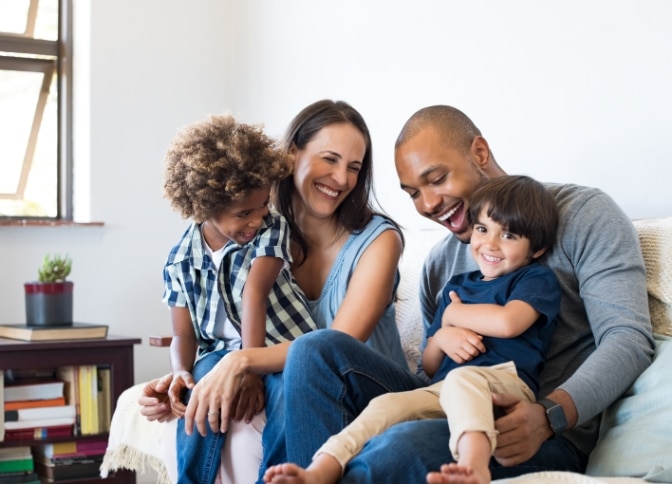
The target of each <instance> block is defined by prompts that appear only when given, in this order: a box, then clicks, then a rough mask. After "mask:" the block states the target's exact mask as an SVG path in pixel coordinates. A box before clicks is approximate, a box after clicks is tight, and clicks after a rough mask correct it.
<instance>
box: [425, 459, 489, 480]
mask: <svg viewBox="0 0 672 484" xmlns="http://www.w3.org/2000/svg"><path fill="white" fill-rule="evenodd" d="M491 477H492V476H491V474H490V469H488V468H487V467H486V468H485V469H478V470H477V469H474V468H472V467H470V466H464V465H459V464H455V463H454V462H453V463H451V464H444V465H442V466H441V471H440V472H430V473H428V474H427V484H490V480H491Z"/></svg>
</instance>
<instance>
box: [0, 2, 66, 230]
mask: <svg viewBox="0 0 672 484" xmlns="http://www.w3.org/2000/svg"><path fill="white" fill-rule="evenodd" d="M36 6H37V3H34V2H31V4H30V9H29V12H28V22H27V26H28V30H29V31H30V30H32V27H33V26H34V20H35V18H34V17H35V15H36ZM31 18H32V21H31ZM72 32H73V29H72V0H58V38H57V40H44V39H33V38H28V37H24V36H21V35H13V34H10V33H0V51H2V52H13V53H16V54H35V55H48V56H53V57H56V67H55V69H56V72H57V74H58V77H57V90H58V105H57V113H56V116H57V134H56V136H57V142H56V150H57V153H56V166H57V171H56V177H57V179H56V216H55V217H47V216H36V217H33V216H26V215H0V224H8V225H26V224H28V225H29V224H30V221H35V222H37V223H38V224H40V222H42V223H44V222H47V223H59V222H74V220H73V217H74V210H73V199H74V192H73V189H74V184H73V166H74V165H73V157H72V153H73V149H72V127H73V122H72V105H73V102H72V92H73V90H72V85H73V76H72V53H73V35H72ZM29 33H32V32H29ZM47 64H48V65H49V67H51V66H53V61H47V60H42V59H34V58H31V59H28V58H24V57H12V55H11V54H7V55H2V60H1V61H0V69H11V70H19V71H30V72H44V73H46V72H47V69H46V66H47ZM45 82H47V78H46V77H45V78H44V79H43V84H42V90H41V92H40V96H39V100H38V106H37V107H36V110H35V115H34V117H33V125H32V127H31V138H34V136H35V124H36V123H37V122H41V119H39V120H38V116H41V113H40V108H39V107H40V105H41V104H43V102H44V101H46V96H45V91H44V87H45ZM50 84H51V80H49V85H50ZM47 92H48V90H47ZM43 97H44V99H43ZM42 112H43V111H42ZM33 149H34V143H33V142H32V141H31V142H29V144H28V147H27V150H26V156H25V158H24V162H23V166H22V168H21V175H20V180H19V189H18V191H19V192H22V190H23V188H25V183H26V181H27V176H28V172H29V170H30V166H31V164H32V161H33V160H32V153H31V151H32V150H33ZM3 222H4V223H3ZM17 222H18V223H17Z"/></svg>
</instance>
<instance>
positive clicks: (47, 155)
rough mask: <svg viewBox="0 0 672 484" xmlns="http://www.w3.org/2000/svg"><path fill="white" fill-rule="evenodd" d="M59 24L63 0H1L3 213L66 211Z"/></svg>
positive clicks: (0, 209) (55, 213)
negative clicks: (61, 187)
mask: <svg viewBox="0 0 672 484" xmlns="http://www.w3.org/2000/svg"><path fill="white" fill-rule="evenodd" d="M58 23H59V0H0V155H1V156H0V217H3V216H9V217H59V216H62V214H61V212H60V211H59V176H60V173H59V171H60V169H59V143H58V133H59V126H58V124H59V99H58V72H57V57H55V56H54V55H52V54H51V53H53V54H56V53H57V52H61V50H60V47H59V46H58V43H57V42H58V40H59V37H58V34H59V33H58V27H59V25H58ZM3 32H4V33H3ZM66 190H67V188H66Z"/></svg>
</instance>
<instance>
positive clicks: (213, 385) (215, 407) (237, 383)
mask: <svg viewBox="0 0 672 484" xmlns="http://www.w3.org/2000/svg"><path fill="white" fill-rule="evenodd" d="M244 351H245V350H237V351H232V352H230V353H227V354H226V355H225V356H224V357H223V358H222V359H221V360H220V361H219V362H218V363H217V364H216V365H215V366H214V367H213V368H212V370H210V371H209V372H208V373H207V374H206V375H205V376H204V377H203V378H201V380H200V381H199V382H198V383H197V384H196V385H194V387H193V389H192V390H191V396H190V397H189V403H188V405H187V408H186V411H185V413H184V419H185V420H184V429H185V431H186V432H187V435H191V433H192V432H193V431H194V426H196V429H197V430H198V433H199V434H201V435H202V436H205V435H206V434H207V429H206V425H210V429H211V430H212V431H213V432H217V431H219V432H226V429H227V428H228V425H229V419H230V418H232V416H233V415H232V409H233V408H234V401H235V399H236V397H238V396H240V395H242V393H241V392H242V390H241V388H242V386H243V379H244V377H246V376H248V374H247V366H248V359H247V357H246V356H245V353H244ZM246 382H247V380H246ZM246 394H247V393H246Z"/></svg>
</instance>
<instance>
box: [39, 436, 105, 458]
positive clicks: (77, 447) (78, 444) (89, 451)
mask: <svg viewBox="0 0 672 484" xmlns="http://www.w3.org/2000/svg"><path fill="white" fill-rule="evenodd" d="M106 450H107V438H106V437H105V438H101V439H99V440H85V441H82V440H80V441H69V442H54V443H49V444H41V445H37V446H35V447H33V451H34V457H35V459H36V460H40V461H42V462H49V459H63V458H72V457H91V456H100V455H104V454H105V451H106Z"/></svg>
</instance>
